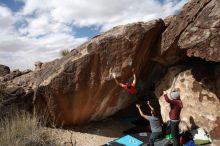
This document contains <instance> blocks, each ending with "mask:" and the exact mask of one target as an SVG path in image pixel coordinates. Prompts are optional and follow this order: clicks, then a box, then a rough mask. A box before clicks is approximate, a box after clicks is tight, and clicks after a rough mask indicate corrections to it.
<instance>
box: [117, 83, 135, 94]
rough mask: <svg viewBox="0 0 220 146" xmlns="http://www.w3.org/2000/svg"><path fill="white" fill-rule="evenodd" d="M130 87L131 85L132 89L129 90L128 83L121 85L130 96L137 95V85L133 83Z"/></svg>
mask: <svg viewBox="0 0 220 146" xmlns="http://www.w3.org/2000/svg"><path fill="white" fill-rule="evenodd" d="M130 85H131V88H130V89H128V83H127V84H121V87H122V88H124V89H125V90H126V91H127V92H128V93H130V94H136V93H137V89H136V84H134V83H131V84H130Z"/></svg>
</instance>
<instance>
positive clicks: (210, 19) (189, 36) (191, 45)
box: [158, 0, 220, 64]
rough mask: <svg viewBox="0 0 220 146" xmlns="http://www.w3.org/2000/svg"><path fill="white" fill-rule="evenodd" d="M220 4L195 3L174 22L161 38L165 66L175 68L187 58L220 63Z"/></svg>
mask: <svg viewBox="0 0 220 146" xmlns="http://www.w3.org/2000/svg"><path fill="white" fill-rule="evenodd" d="M219 20H220V1H219V0H193V1H190V2H189V3H187V4H186V5H185V6H184V7H183V9H182V11H181V13H180V14H179V15H177V16H175V17H173V18H171V20H170V21H171V22H170V24H169V25H168V27H167V29H166V30H165V31H164V32H163V34H162V39H161V46H160V47H161V56H160V57H159V59H158V61H159V62H160V63H162V64H173V63H175V62H177V61H179V60H181V59H182V58H184V57H185V56H189V57H199V58H203V59H205V60H208V61H215V62H220V43H219V41H220V34H219V31H220V21H219Z"/></svg>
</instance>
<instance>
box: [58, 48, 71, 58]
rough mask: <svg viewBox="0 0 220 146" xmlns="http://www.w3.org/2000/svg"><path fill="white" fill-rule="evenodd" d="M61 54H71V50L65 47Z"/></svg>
mask: <svg viewBox="0 0 220 146" xmlns="http://www.w3.org/2000/svg"><path fill="white" fill-rule="evenodd" d="M60 54H61V56H63V57H64V56H66V55H68V54H70V51H69V50H67V49H65V50H62V51H61V52H60Z"/></svg>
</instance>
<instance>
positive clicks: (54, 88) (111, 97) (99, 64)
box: [34, 20, 164, 125]
mask: <svg viewBox="0 0 220 146" xmlns="http://www.w3.org/2000/svg"><path fill="white" fill-rule="evenodd" d="M163 29H164V22H163V21H162V20H155V21H150V22H147V23H133V24H128V25H125V26H118V27H115V28H113V29H112V30H110V31H108V32H106V33H104V34H102V35H100V36H97V37H95V38H93V39H91V40H90V41H89V42H86V43H85V44H83V45H82V46H80V47H79V48H77V49H74V50H72V51H71V53H70V54H69V55H68V56H66V57H64V58H62V59H58V60H55V61H53V62H50V63H45V64H43V65H42V67H41V69H40V70H39V71H38V72H39V73H38V77H37V82H36V84H35V88H36V92H35V97H34V106H35V110H36V112H37V113H41V114H44V115H46V116H48V118H49V120H50V121H51V122H52V121H53V122H55V123H56V124H64V125H66V124H82V123H86V122H89V121H94V120H98V119H103V118H105V117H107V116H110V115H112V114H114V113H115V112H116V111H118V110H120V109H122V108H124V107H126V106H127V105H129V104H130V103H131V102H132V101H133V99H132V98H131V97H130V96H129V95H128V94H127V93H126V92H125V91H123V90H122V89H121V88H120V87H118V86H117V85H116V84H115V82H114V80H113V78H112V75H111V73H112V72H116V75H117V76H118V77H119V78H120V80H121V81H128V80H129V78H130V77H131V76H132V74H131V68H134V69H135V72H136V75H137V78H139V77H140V73H141V72H142V71H143V70H144V69H146V67H147V66H146V64H147V62H148V61H149V58H150V56H151V51H152V49H155V48H153V45H154V44H155V42H156V41H157V39H158V36H159V35H160V34H161V32H162V31H163Z"/></svg>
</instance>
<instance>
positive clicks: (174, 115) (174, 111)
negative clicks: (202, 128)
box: [164, 94, 183, 120]
mask: <svg viewBox="0 0 220 146" xmlns="http://www.w3.org/2000/svg"><path fill="white" fill-rule="evenodd" d="M164 98H165V100H166V102H168V103H170V112H169V117H170V120H180V112H181V110H182V108H183V104H182V101H181V100H180V99H175V100H170V99H169V98H168V96H167V95H166V94H165V95H164Z"/></svg>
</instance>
